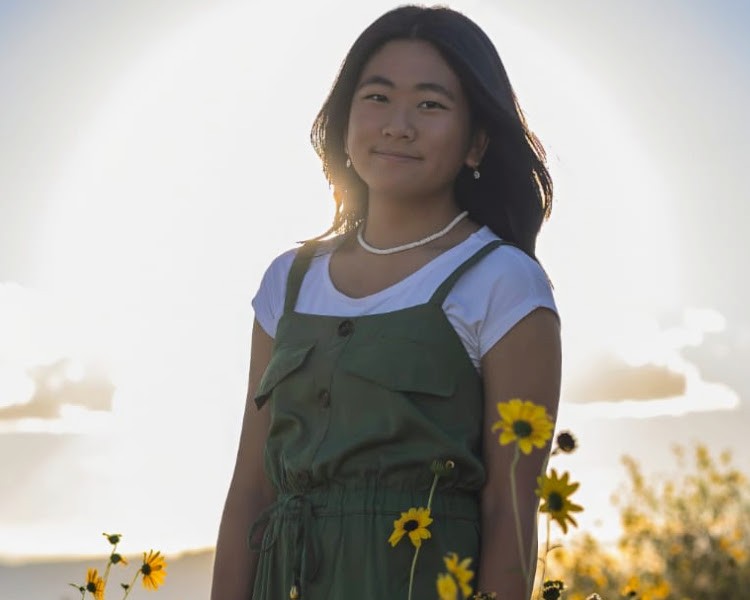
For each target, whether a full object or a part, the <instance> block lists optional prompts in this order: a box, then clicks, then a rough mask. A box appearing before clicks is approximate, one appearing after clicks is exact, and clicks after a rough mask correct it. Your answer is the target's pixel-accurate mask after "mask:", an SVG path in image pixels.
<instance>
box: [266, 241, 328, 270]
mask: <svg viewBox="0 0 750 600" xmlns="http://www.w3.org/2000/svg"><path fill="white" fill-rule="evenodd" d="M337 240H338V238H330V239H327V240H321V241H318V242H306V243H300V244H298V245H297V246H295V247H294V248H289V249H287V250H284V251H283V252H281V253H280V254H278V255H276V256H275V257H274V258H273V260H271V262H270V263H269V265H268V267H267V268H266V277H271V278H276V277H278V278H281V279H284V280H285V279H286V278H287V277H288V275H289V271H290V269H291V268H292V264H293V263H294V259H295V258H296V257H297V255H298V254H299V252H300V251H301V250H302V249H303V248H304V247H305V246H306V245H307V244H311V245H312V246H314V248H315V253H314V255H313V260H315V258H318V257H321V256H324V255H326V254H329V253H330V252H332V251H333V249H334V248H335V245H336V242H337Z"/></svg>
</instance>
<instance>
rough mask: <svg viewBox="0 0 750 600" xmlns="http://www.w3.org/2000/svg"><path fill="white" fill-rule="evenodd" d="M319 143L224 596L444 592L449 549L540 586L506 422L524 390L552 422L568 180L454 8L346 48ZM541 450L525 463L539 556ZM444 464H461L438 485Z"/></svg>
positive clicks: (260, 401) (248, 422)
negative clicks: (559, 210) (558, 205)
mask: <svg viewBox="0 0 750 600" xmlns="http://www.w3.org/2000/svg"><path fill="white" fill-rule="evenodd" d="M312 142H313V145H314V146H315V148H316V150H317V152H318V154H319V156H320V158H321V160H322V163H323V169H324V172H325V175H326V177H327V178H328V180H329V182H330V183H331V185H332V187H333V191H334V198H335V200H336V214H335V218H334V222H333V224H332V226H331V228H330V229H329V231H327V232H325V233H324V234H323V235H322V236H320V237H318V238H315V239H314V240H311V241H309V242H307V243H305V244H304V245H303V246H302V247H300V248H294V249H292V250H289V251H287V252H285V253H284V254H282V255H280V256H279V257H277V258H276V259H275V260H274V261H273V262H272V264H271V265H270V266H269V268H268V270H267V271H266V273H265V275H264V277H263V280H262V282H261V285H260V289H259V291H258V293H257V295H256V296H255V298H254V300H253V307H254V310H255V323H254V327H253V334H252V351H251V363H250V378H249V379H250V380H249V390H248V400H247V407H246V412H245V418H244V422H243V427H242V433H241V439H240V443H239V450H238V454H237V461H236V465H235V471H234V476H233V478H232V482H231V485H230V489H229V492H228V495H227V499H226V505H225V508H224V513H223V517H222V521H221V526H220V530H219V537H218V542H217V547H216V557H215V565H214V574H213V589H212V598H213V600H247V599H248V598H253V599H254V600H271V599H273V600H279V599H281V598H292V599H294V598H302V599H304V600H344V599H350V598H357V599H360V600H370V599H372V600H376V599H377V600H384V599H395V598H403V599H406V598H407V594H408V591H409V587H410V586H411V588H412V597H414V598H419V599H424V598H435V597H437V590H436V576H437V574H438V572H440V571H441V570H443V571H444V570H445V567H444V563H443V557H444V556H445V555H446V554H447V553H450V552H455V553H456V554H457V555H458V556H459V557H460V558H461V559H463V558H471V559H472V563H471V567H472V569H473V570H474V571H475V573H476V574H475V576H474V578H473V580H472V585H474V587H475V589H478V590H482V591H485V592H496V593H498V595H499V597H500V598H503V600H522V599H523V600H526V582H525V578H524V576H523V574H522V569H521V568H520V559H519V553H518V549H517V548H518V546H517V541H518V540H517V538H516V535H517V534H516V526H515V520H514V513H513V510H512V500H511V493H510V489H509V485H508V473H509V468H510V462H511V459H512V456H513V451H512V448H511V447H509V446H500V445H499V444H498V441H497V437H496V436H495V435H494V434H492V433H491V432H490V427H491V424H492V423H493V422H494V421H496V420H497V419H498V415H497V408H496V405H497V403H498V402H500V401H507V400H509V399H511V398H514V397H520V398H524V399H531V400H533V401H534V402H535V403H536V404H539V405H543V406H545V408H546V409H547V411H548V412H549V413H550V414H552V415H553V416H554V414H555V413H556V410H557V404H558V397H559V384H560V332H559V321H558V318H557V312H556V308H555V303H554V299H553V296H552V292H551V290H550V285H549V282H548V280H547V277H546V275H545V273H544V271H543V270H542V268H541V267H540V266H539V264H538V262H537V261H536V258H535V253H534V247H535V240H536V237H537V234H538V233H539V230H540V227H541V225H542V222H543V221H544V219H545V218H546V217H548V216H549V212H550V208H551V201H552V183H551V180H550V177H549V174H548V171H547V169H546V168H545V165H544V153H543V150H542V148H541V146H540V144H539V142H538V141H537V139H536V137H535V136H534V135H533V134H532V133H531V132H530V131H529V129H528V128H527V126H526V123H525V121H524V118H523V115H522V113H521V110H520V108H519V106H518V103H517V101H516V98H515V95H514V92H513V89H512V87H511V85H510V83H509V81H508V77H507V75H506V73H505V69H504V67H503V65H502V62H501V60H500V58H499V56H498V54H497V51H496V50H495V48H494V46H493V44H492V43H491V41H490V40H489V38H488V37H487V36H486V35H485V34H484V32H483V31H482V30H481V29H480V28H479V27H478V26H477V25H476V24H475V23H474V22H472V21H471V20H469V19H468V18H467V17H465V16H464V15H462V14H460V13H458V12H455V11H453V10H450V9H448V8H442V7H441V8H424V7H416V6H406V7H401V8H397V9H395V10H392V11H390V12H388V13H386V14H385V15H383V16H382V17H380V18H379V19H377V20H376V21H375V22H374V23H373V24H372V25H370V26H369V27H368V28H367V29H366V30H365V31H364V32H363V33H362V34H361V35H360V36H359V38H358V39H357V40H356V42H355V43H354V45H353V47H352V48H351V50H350V51H349V53H348V55H347V57H346V59H345V61H344V63H343V65H342V68H341V71H340V73H339V75H338V77H337V79H336V82H335V83H334V85H333V88H332V90H331V92H330V95H329V96H328V99H327V100H326V102H325V104H324V105H323V107H322V109H321V111H320V113H319V114H318V117H317V119H316V120H315V123H314V126H313V130H312ZM545 457H546V453H545V452H535V453H532V454H531V455H530V456H529V457H524V459H523V460H522V461H521V462H520V463H519V470H518V472H517V494H518V499H519V505H520V517H521V522H522V527H521V530H522V536H523V539H524V543H525V547H526V548H529V544H532V545H534V546H533V548H535V541H536V540H535V529H534V525H535V521H536V514H537V508H538V503H537V498H536V497H535V494H534V489H535V487H536V477H537V475H539V474H540V473H541V471H542V468H543V465H544V461H545ZM435 460H437V461H441V462H442V464H443V465H445V464H449V465H450V466H452V467H453V468H452V469H450V470H443V471H441V472H440V476H439V478H438V480H437V485H436V488H435V490H434V494H433V495H430V489H431V488H432V484H433V482H434V477H435V475H434V473H433V471H432V470H431V468H430V465H431V464H432V463H433V461H435ZM429 496H431V510H430V512H429V513H428V512H427V511H425V510H424V508H425V507H426V506H427V504H428V497H429ZM410 508H414V509H422V510H415V511H411V512H410V511H409V509H410ZM403 513H407V514H406V515H405V516H402V514H403ZM248 540H249V541H248ZM389 541H390V543H389ZM413 542H414V543H416V544H420V543H421V546H420V554H419V556H418V562H417V563H416V568H415V570H414V574H413V576H410V569H411V564H412V560H413V557H414V551H415V548H414V543H413ZM534 556H535V553H534ZM532 571H533V563H532ZM411 579H413V581H411V582H410V580H411Z"/></svg>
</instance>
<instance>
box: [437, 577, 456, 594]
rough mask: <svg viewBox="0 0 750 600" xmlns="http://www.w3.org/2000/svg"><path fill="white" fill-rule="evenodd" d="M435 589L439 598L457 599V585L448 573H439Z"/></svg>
mask: <svg viewBox="0 0 750 600" xmlns="http://www.w3.org/2000/svg"><path fill="white" fill-rule="evenodd" d="M437 591H438V596H439V597H440V600H458V585H457V584H456V580H455V579H453V577H451V576H450V575H449V574H448V573H439V574H438V578H437Z"/></svg>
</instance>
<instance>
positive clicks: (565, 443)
mask: <svg viewBox="0 0 750 600" xmlns="http://www.w3.org/2000/svg"><path fill="white" fill-rule="evenodd" d="M557 445H558V446H559V447H560V450H562V451H563V452H573V450H575V449H576V440H575V438H574V437H573V436H572V435H571V434H570V433H568V432H567V431H563V432H562V433H561V434H560V435H558V436H557Z"/></svg>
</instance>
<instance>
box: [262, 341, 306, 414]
mask: <svg viewBox="0 0 750 600" xmlns="http://www.w3.org/2000/svg"><path fill="white" fill-rule="evenodd" d="M314 347H315V343H309V344H300V345H285V346H279V347H278V348H276V349H275V350H274V352H273V354H272V355H271V360H270V361H269V363H268V366H267V367H266V371H265V372H264V373H263V377H261V380H260V383H259V384H258V389H257V390H256V391H255V404H256V405H257V406H258V408H261V407H262V406H263V405H264V404H265V403H266V400H268V396H269V395H270V394H271V391H272V390H273V389H274V388H275V387H276V386H277V385H278V384H279V382H280V381H282V380H283V379H284V378H286V377H287V376H288V375H290V374H291V373H293V372H294V371H296V370H297V369H298V368H299V367H300V366H302V363H304V362H305V359H306V358H307V355H308V354H310V351H311V350H312V349H313V348H314Z"/></svg>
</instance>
